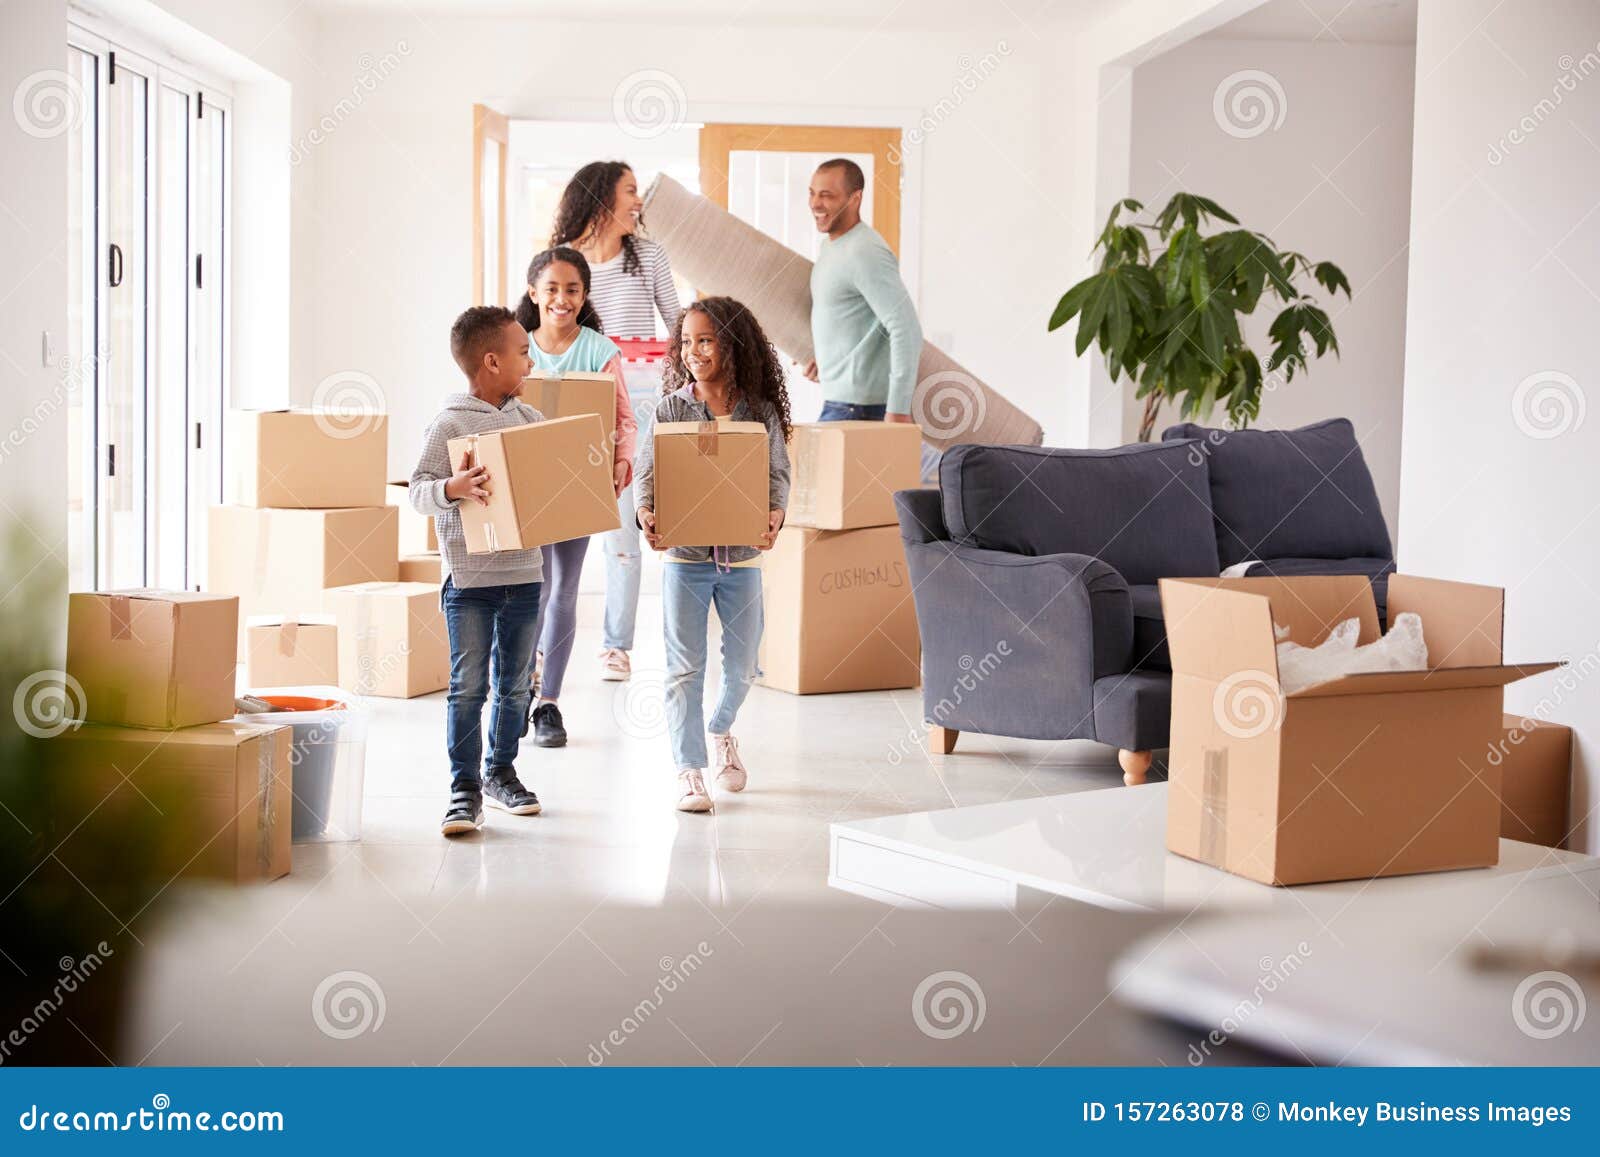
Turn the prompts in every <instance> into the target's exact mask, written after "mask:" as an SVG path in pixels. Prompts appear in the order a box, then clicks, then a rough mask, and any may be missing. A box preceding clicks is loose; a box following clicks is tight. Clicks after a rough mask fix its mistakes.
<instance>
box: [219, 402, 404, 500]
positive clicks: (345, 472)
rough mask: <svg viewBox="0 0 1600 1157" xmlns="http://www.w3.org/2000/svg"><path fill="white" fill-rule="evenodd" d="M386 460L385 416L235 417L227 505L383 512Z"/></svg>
mask: <svg viewBox="0 0 1600 1157" xmlns="http://www.w3.org/2000/svg"><path fill="white" fill-rule="evenodd" d="M388 453H389V430H388V420H387V419H386V418H385V417H384V416H383V415H381V414H358V415H345V414H339V413H333V412H325V411H310V410H232V411H230V412H229V414H228V458H229V466H230V468H229V495H228V501H230V502H236V503H238V504H239V505H241V506H282V507H294V508H331V507H339V506H382V505H383V487H384V477H385V475H386V473H387V463H388Z"/></svg>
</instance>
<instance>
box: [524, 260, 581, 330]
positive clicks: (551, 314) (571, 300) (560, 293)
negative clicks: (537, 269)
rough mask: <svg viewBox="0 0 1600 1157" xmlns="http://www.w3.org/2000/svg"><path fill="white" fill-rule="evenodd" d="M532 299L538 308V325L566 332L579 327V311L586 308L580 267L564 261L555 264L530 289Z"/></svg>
mask: <svg viewBox="0 0 1600 1157" xmlns="http://www.w3.org/2000/svg"><path fill="white" fill-rule="evenodd" d="M528 293H529V296H531V297H532V298H533V303H534V304H535V305H537V306H538V307H539V323H540V325H541V326H545V325H548V326H549V327H550V328H551V329H552V330H555V331H556V332H557V333H563V332H565V331H567V330H569V329H572V328H574V327H576V326H577V324H578V310H579V308H580V307H581V306H582V305H583V276H582V274H580V273H579V272H578V269H577V266H575V265H570V264H568V263H567V262H565V261H552V262H551V263H550V264H549V265H547V266H545V268H544V271H543V272H542V273H540V274H539V280H538V281H536V282H535V283H534V284H533V285H530V286H529V287H528Z"/></svg>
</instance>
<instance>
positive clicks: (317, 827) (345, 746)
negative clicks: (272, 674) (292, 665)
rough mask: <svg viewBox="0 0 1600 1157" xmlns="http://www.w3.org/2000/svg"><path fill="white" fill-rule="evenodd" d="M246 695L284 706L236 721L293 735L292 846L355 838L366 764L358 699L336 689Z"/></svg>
mask: <svg viewBox="0 0 1600 1157" xmlns="http://www.w3.org/2000/svg"><path fill="white" fill-rule="evenodd" d="M246 694H248V695H251V696H254V697H256V698H260V699H266V700H268V701H269V702H273V703H276V704H278V705H280V706H284V707H287V708H289V709H288V710H283V711H263V712H260V713H256V714H246V715H238V716H235V718H236V719H239V720H242V721H244V722H248V723H265V724H268V725H276V726H280V727H288V728H290V729H291V731H292V732H293V739H292V741H291V746H290V751H289V766H290V768H291V773H292V782H293V785H294V809H293V822H292V825H291V826H292V829H293V839H294V842H295V843H297V844H317V843H345V842H349V841H353V840H359V839H360V838H361V794H362V789H363V783H364V780H365V778H366V763H367V713H366V712H365V711H364V710H362V709H361V707H360V706H359V705H358V704H359V702H360V700H359V699H358V698H357V697H356V696H354V695H352V694H350V693H349V692H348V691H342V690H340V689H339V688H338V687H260V688H252V689H250V690H249V691H247V692H246Z"/></svg>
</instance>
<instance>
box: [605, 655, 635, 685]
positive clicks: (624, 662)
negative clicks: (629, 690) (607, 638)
mask: <svg viewBox="0 0 1600 1157" xmlns="http://www.w3.org/2000/svg"><path fill="white" fill-rule="evenodd" d="M632 674H633V664H631V663H630V662H628V652H626V651H624V650H622V649H621V648H620V647H607V648H606V649H605V650H603V651H601V652H600V678H602V679H604V680H605V681H606V682H607V683H626V682H627V681H628V677H629V676H630V675H632Z"/></svg>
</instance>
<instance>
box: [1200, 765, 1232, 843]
mask: <svg viewBox="0 0 1600 1157" xmlns="http://www.w3.org/2000/svg"><path fill="white" fill-rule="evenodd" d="M1200 858H1201V859H1202V860H1204V861H1205V862H1206V863H1208V864H1210V865H1211V866H1212V867H1213V868H1223V867H1226V861H1227V859H1228V749H1227V748H1225V747H1208V748H1206V749H1205V771H1204V774H1203V779H1202V783H1201V788H1200Z"/></svg>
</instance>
